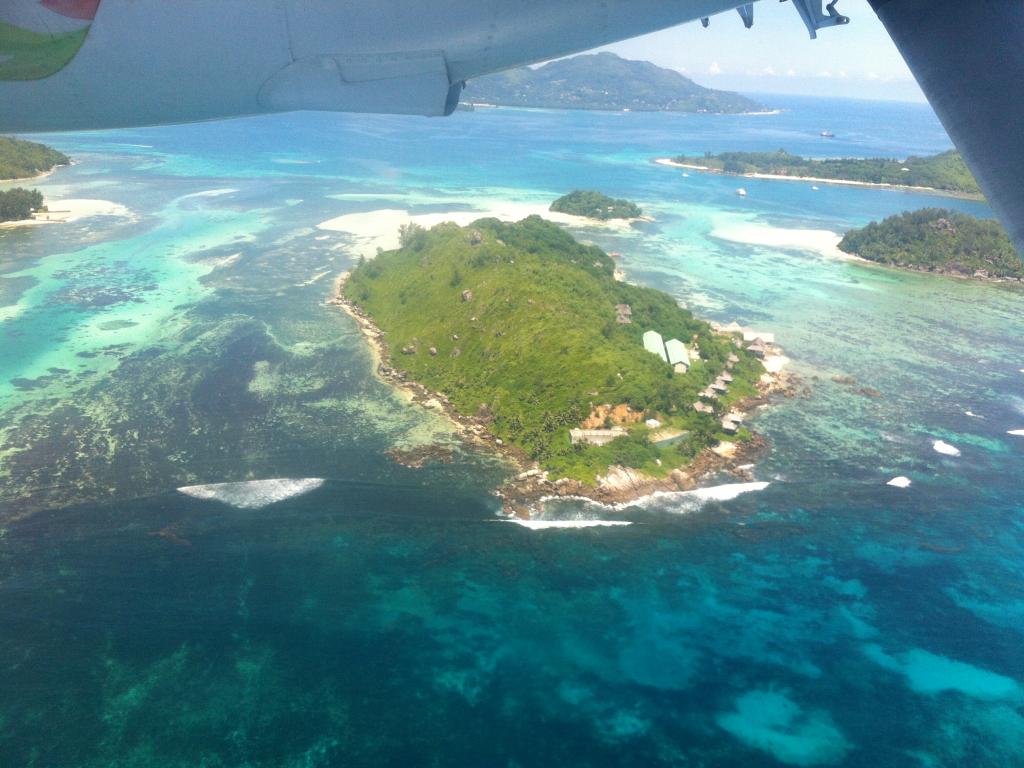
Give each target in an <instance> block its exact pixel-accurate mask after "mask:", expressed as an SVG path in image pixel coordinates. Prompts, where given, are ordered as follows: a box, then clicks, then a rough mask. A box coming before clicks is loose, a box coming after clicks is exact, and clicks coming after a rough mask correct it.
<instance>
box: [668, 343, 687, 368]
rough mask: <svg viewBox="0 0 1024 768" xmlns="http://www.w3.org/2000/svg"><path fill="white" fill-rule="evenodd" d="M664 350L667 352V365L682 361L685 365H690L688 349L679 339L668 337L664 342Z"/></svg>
mask: <svg viewBox="0 0 1024 768" xmlns="http://www.w3.org/2000/svg"><path fill="white" fill-rule="evenodd" d="M665 352H667V353H668V362H669V365H675V364H676V363H684V364H685V365H686V366H687V367H689V365H690V351H689V350H688V349H687V348H686V345H685V344H683V342H681V341H680V340H679V339H669V340H668V341H666V342H665Z"/></svg>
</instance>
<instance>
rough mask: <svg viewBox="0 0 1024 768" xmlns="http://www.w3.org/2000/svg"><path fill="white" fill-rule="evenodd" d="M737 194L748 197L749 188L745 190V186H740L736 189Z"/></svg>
mask: <svg viewBox="0 0 1024 768" xmlns="http://www.w3.org/2000/svg"><path fill="white" fill-rule="evenodd" d="M736 194H737V195H739V196H740V197H746V196H747V190H745V189H744V188H743V187H740V188H739V189H737V190H736Z"/></svg>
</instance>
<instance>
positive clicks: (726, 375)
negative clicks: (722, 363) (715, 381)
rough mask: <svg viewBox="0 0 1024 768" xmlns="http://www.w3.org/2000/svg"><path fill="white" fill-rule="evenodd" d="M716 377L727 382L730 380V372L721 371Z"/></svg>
mask: <svg viewBox="0 0 1024 768" xmlns="http://www.w3.org/2000/svg"><path fill="white" fill-rule="evenodd" d="M718 378H720V379H721V380H722V381H724V382H725V383H726V384H728V383H730V382H731V381H732V374H731V373H729V372H728V371H722V375H721V376H719V377H718Z"/></svg>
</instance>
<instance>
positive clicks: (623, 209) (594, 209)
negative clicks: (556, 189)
mask: <svg viewBox="0 0 1024 768" xmlns="http://www.w3.org/2000/svg"><path fill="white" fill-rule="evenodd" d="M549 210H551V211H555V212H556V213H570V214H572V215H573V216H586V217H587V218H590V219H600V220H601V221H608V220H609V219H636V218H639V217H640V216H642V215H643V211H642V210H640V207H639V206H637V205H636V203H631V202H630V201H629V200H619V199H616V198H614V197H608V195H605V194H602V193H600V192H595V191H594V190H590V189H577V190H573V191H572V192H570V193H569V194H567V195H562V196H561V197H560V198H558V199H557V200H555V202H553V203H552V204H551V207H550V208H549Z"/></svg>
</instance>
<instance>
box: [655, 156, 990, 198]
mask: <svg viewBox="0 0 1024 768" xmlns="http://www.w3.org/2000/svg"><path fill="white" fill-rule="evenodd" d="M672 160H673V161H674V162H677V163H681V164H683V165H695V166H703V167H705V168H709V169H711V170H714V171H720V172H722V173H729V174H740V175H745V174H750V173H767V174H772V175H775V176H793V177H798V178H799V177H804V178H815V179H831V180H836V181H860V182H865V183H869V184H891V185H892V186H897V187H927V188H929V189H936V190H940V191H943V192H951V193H956V194H960V195H968V196H976V197H981V190H980V189H979V188H978V182H977V181H975V180H974V176H972V175H971V172H970V170H969V169H968V168H967V165H966V164H965V163H964V161H963V158H962V157H960V153H959V152H957V151H956V150H952V149H951V150H949V151H948V152H940V153H939V154H937V155H928V156H925V157H913V156H911V157H908V158H906V159H905V160H898V159H894V158H883V157H836V158H824V159H812V158H807V157H800V156H799V155H791V154H790V153H789V152H786V151H785V150H784V149H780V150H778V151H776V152H722V153H721V154H718V155H713V154H711V153H710V152H709V153H706V154H704V155H703V156H687V155H680V156H678V157H674V158H672Z"/></svg>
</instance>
